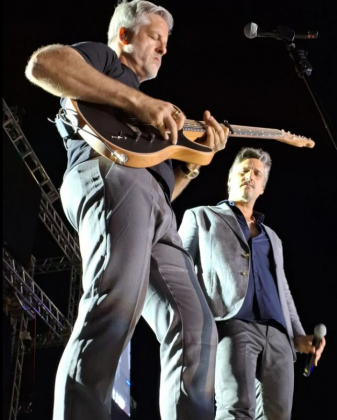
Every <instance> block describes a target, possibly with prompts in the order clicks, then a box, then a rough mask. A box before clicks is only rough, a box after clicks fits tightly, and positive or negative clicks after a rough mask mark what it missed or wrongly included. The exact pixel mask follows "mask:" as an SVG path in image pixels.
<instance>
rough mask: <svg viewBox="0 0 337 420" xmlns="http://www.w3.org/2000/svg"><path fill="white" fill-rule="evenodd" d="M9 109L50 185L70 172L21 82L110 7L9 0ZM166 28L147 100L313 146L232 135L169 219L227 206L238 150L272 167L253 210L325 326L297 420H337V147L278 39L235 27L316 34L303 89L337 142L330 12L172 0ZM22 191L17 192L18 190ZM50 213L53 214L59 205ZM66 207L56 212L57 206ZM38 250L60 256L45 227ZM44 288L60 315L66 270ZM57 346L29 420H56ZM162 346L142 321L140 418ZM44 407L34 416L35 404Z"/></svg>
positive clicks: (288, 5)
mask: <svg viewBox="0 0 337 420" xmlns="http://www.w3.org/2000/svg"><path fill="white" fill-rule="evenodd" d="M4 4H5V8H4V41H3V42H4V64H3V68H4V94H3V96H4V99H5V100H6V102H7V104H8V105H9V106H13V105H18V106H19V107H20V108H23V109H24V110H25V116H24V119H23V123H22V128H23V131H24V133H25V135H26V137H27V139H28V141H29V142H30V144H31V145H32V147H33V149H34V151H35V153H36V154H37V156H38V157H39V159H40V160H41V162H42V164H43V166H44V167H45V169H46V171H47V173H48V174H49V176H50V177H51V179H52V181H53V183H54V184H55V185H56V187H57V188H58V187H60V185H61V182H62V176H63V172H64V170H65V167H66V153H65V150H64V148H63V143H62V141H61V139H60V138H59V137H58V134H57V133H56V130H55V128H54V127H53V125H52V124H50V123H49V122H48V121H47V118H48V117H49V118H53V117H54V116H55V114H56V112H57V111H58V108H59V99H58V98H55V97H52V96H51V95H49V94H47V93H45V92H43V91H42V90H41V89H39V88H37V87H34V86H32V85H31V84H30V83H29V82H28V81H27V80H26V79H25V77H24V68H25V65H26V62H27V60H28V58H29V56H30V55H31V54H32V53H33V52H34V50H36V49H37V48H39V47H41V46H42V45H48V44H54V43H61V44H72V43H75V42H80V41H96V42H106V33H107V28H108V24H109V20H110V17H111V15H112V13H113V10H114V3H113V2H108V1H104V2H103V1H96V2H93V3H92V4H90V3H89V2H80V1H77V0H76V1H74V0H70V1H68V2H49V3H47V2H42V1H40V0H37V1H34V2H21V3H20V4H19V3H15V2H13V1H8V0H5V2H4ZM160 4H161V5H162V6H164V7H167V9H168V10H169V11H170V12H171V13H172V14H173V17H174V18H175V26H174V29H173V34H172V36H171V37H170V41H169V45H168V54H167V56H165V58H164V60H163V65H162V69H161V70H160V72H159V76H158V77H157V79H155V80H153V81H149V82H146V83H144V84H143V85H142V86H141V90H143V91H144V92H145V93H147V94H148V95H151V96H153V97H157V98H160V99H164V100H167V101H170V102H172V103H174V104H176V105H177V106H179V107H180V108H181V109H182V110H183V111H184V113H185V114H186V115H187V117H188V118H191V119H201V117H202V113H203V111H204V110H205V109H209V110H210V111H211V112H212V114H213V115H214V116H215V117H216V118H217V119H218V120H219V121H221V120H224V119H226V120H228V121H229V122H230V123H232V124H238V125H247V126H256V127H270V128H279V129H281V128H283V129H286V130H287V131H288V130H290V131H291V132H293V133H295V134H299V135H304V136H306V137H311V138H312V139H313V140H314V141H315V142H316V146H315V148H314V149H301V148H295V147H292V146H288V145H285V144H282V143H280V142H277V141H270V140H268V141H267V140H264V141H263V140H261V141H257V140H249V141H248V140H244V139H234V138H233V139H229V141H228V145H227V147H226V149H225V150H224V151H223V152H221V153H218V154H217V155H216V156H215V158H214V160H213V162H212V163H211V165H209V166H208V167H205V168H202V170H201V174H200V176H199V177H198V178H197V179H196V180H193V181H192V182H191V184H190V186H189V187H188V189H187V190H186V191H185V192H184V193H183V195H182V196H181V197H179V198H178V199H177V200H176V201H175V202H174V209H175V211H176V215H177V220H178V223H180V221H181V218H182V216H183V213H184V211H185V210H186V209H187V208H191V207H195V206H199V205H215V204H217V203H218V202H219V201H220V200H221V199H224V198H226V184H227V174H228V170H229V167H230V164H231V163H232V161H233V159H234V156H235V155H236V153H237V152H238V151H239V150H240V148H241V147H244V146H252V147H261V148H264V149H265V150H267V151H268V152H269V153H270V154H271V157H272V160H273V167H272V170H271V175H270V179H269V182H268V185H267V188H266V192H265V194H264V195H263V196H262V197H261V198H259V200H258V202H257V205H256V210H258V211H260V212H262V213H264V214H265V215H266V219H265V223H266V224H267V225H268V226H270V227H271V228H273V229H274V230H275V231H276V232H277V233H278V235H279V236H280V237H281V239H282V241H283V247H284V257H285V271H286V274H287V278H288V281H289V284H290V289H291V291H292V294H293V297H294V300H295V303H296V305H297V310H298V313H299V315H300V318H301V321H302V324H303V326H304V328H305V330H306V331H307V333H312V331H313V328H314V326H315V325H316V324H318V323H324V324H326V326H327V331H328V333H327V343H328V344H327V348H326V351H325V353H324V355H323V358H322V360H321V362H320V363H319V367H318V368H317V369H315V371H314V373H313V376H312V377H311V378H304V377H303V376H302V372H303V367H304V362H305V357H304V356H300V357H299V358H298V361H297V363H296V364H295V395H294V408H293V417H292V418H293V420H302V419H306V420H325V419H330V418H332V417H333V416H334V414H335V412H334V411H333V407H334V399H335V391H334V390H335V388H336V387H335V385H333V382H334V381H335V377H336V373H337V372H336V361H335V359H334V353H335V352H334V349H335V347H336V345H337V340H336V333H337V328H336V327H335V325H334V324H335V323H334V321H333V319H335V318H336V316H335V310H336V305H337V300H336V297H337V293H336V281H337V239H336V238H337V232H336V222H337V198H336V197H337V186H336V180H337V150H336V147H337V146H336V147H335V146H334V145H333V143H332V141H331V140H330V138H329V136H328V135H327V132H326V130H325V128H324V125H323V123H322V121H321V118H320V116H319V113H318V111H317V109H316V107H315V105H314V103H313V101H312V98H311V97H310V94H309V93H308V91H307V89H306V87H305V85H304V82H303V80H301V79H300V78H299V77H298V76H297V74H296V72H295V68H294V64H293V62H292V61H291V59H290V57H289V54H288V52H287V50H286V48H285V46H284V44H283V43H282V42H280V41H276V40H271V39H262V38H259V39H254V40H248V39H247V38H245V36H244V34H243V28H244V26H245V25H246V24H247V23H249V22H256V23H257V24H258V25H260V26H261V27H262V28H265V29H266V30H273V29H276V27H277V25H281V24H282V25H286V26H289V27H290V28H292V29H294V30H295V31H296V33H305V32H306V31H308V30H318V32H319V36H318V39H317V40H311V41H296V46H297V48H299V49H305V50H308V59H309V61H310V63H311V64H312V66H313V73H312V76H311V77H310V82H311V84H312V87H313V89H314V91H315V92H316V93H317V95H318V96H319V98H320V102H321V104H322V105H323V108H324V109H325V112H326V114H327V116H328V118H329V120H330V122H331V127H332V129H333V130H335V131H334V133H335V134H334V136H335V137H334V138H335V143H336V144H337V136H336V128H337V121H336V109H337V87H336V76H335V74H336V64H337V58H336V55H337V42H336V27H337V25H336V23H337V8H336V2H335V1H333V0H330V1H324V0H321V1H318V0H317V1H312V0H307V1H304V0H300V1H296V0H294V1H289V0H284V1H282V2H280V1H279V2H276V1H256V0H251V1H249V0H243V1H239V0H236V1H234V0H227V1H219V0H218V1H215V0H207V1H203V2H201V1H182V0H180V1H176V0H174V1H173V0H171V1H169V0H165V1H164V0H163V1H162V2H161V3H160ZM18 193H19V194H20V191H18ZM56 207H58V208H59V207H60V205H59V204H56ZM60 211H61V210H60ZM34 254H35V256H37V257H38V258H47V257H56V256H60V255H61V251H60V250H59V249H58V247H57V245H55V244H54V243H53V240H52V239H51V238H50V237H49V236H48V234H47V233H45V232H43V227H42V226H39V228H38V230H37V233H36V240H35V245H34ZM44 277H45V278H42V277H41V278H40V279H39V280H38V281H39V284H40V285H41V286H42V287H43V288H44V290H46V293H47V294H48V295H49V296H50V298H51V299H52V300H53V301H54V302H55V304H56V305H57V306H58V307H59V308H60V310H62V311H63V312H64V313H65V312H66V308H67V303H68V296H67V287H68V282H69V279H68V274H67V273H59V274H55V275H48V276H44ZM60 352H61V349H50V350H41V351H39V352H38V354H37V357H36V376H35V385H34V386H35V388H34V389H35V390H34V407H35V412H33V414H31V415H30V416H29V418H31V419H33V420H35V419H40V418H41V419H42V418H44V419H48V418H51V414H50V412H51V411H50V410H51V404H52V389H53V383H54V377H53V375H54V374H55V369H56V366H57V359H58V357H59V355H60ZM158 353H159V347H158V344H157V342H156V339H155V337H154V335H153V333H152V332H151V330H150V329H149V328H148V327H147V325H146V324H145V322H144V321H141V322H140V323H139V325H138V327H137V330H136V333H135V336H134V339H133V352H132V388H131V389H132V395H133V398H134V399H135V400H136V402H137V404H138V416H137V419H138V420H143V419H144V420H145V419H146V420H158V419H159V414H158V403H157V399H158V382H159V355H158ZM42 407H43V408H42Z"/></svg>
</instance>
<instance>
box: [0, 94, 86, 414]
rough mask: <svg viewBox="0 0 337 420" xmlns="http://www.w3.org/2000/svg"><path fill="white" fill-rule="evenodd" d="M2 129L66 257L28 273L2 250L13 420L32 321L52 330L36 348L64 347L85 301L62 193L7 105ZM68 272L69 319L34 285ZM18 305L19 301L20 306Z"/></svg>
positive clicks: (77, 253)
mask: <svg viewBox="0 0 337 420" xmlns="http://www.w3.org/2000/svg"><path fill="white" fill-rule="evenodd" d="M3 128H4V130H5V131H6V133H7V134H8V137H9V139H10V140H11V142H12V143H13V145H14V147H15V148H16V150H17V151H18V153H19V155H20V156H21V158H22V160H23V161H24V163H25V164H26V166H27V168H28V170H29V172H30V173H31V175H32V176H33V178H34V179H35V181H36V182H37V184H38V185H39V187H40V189H41V192H42V197H41V202H40V209H39V218H40V220H41V221H42V223H43V224H44V225H45V227H46V228H47V229H48V231H49V232H50V233H51V236H52V237H53V238H54V240H55V241H56V242H57V244H58V245H59V247H60V248H61V250H62V253H63V254H64V255H63V256H62V257H56V258H49V259H45V260H42V261H35V258H34V257H33V256H32V262H33V267H32V268H31V269H30V270H26V269H24V268H23V267H22V265H21V264H20V263H18V262H17V261H15V260H14V258H13V257H12V256H11V255H10V254H9V252H8V251H7V250H6V249H3V283H4V295H5V296H6V294H7V296H6V298H7V301H8V302H11V303H10V305H8V307H9V315H11V317H12V320H13V326H14V334H13V340H12V354H13V356H14V355H15V370H14V381H13V390H12V399H11V406H10V414H9V419H10V420H15V419H16V418H17V414H18V407H19V397H20V385H21V378H22V366H23V361H24V354H25V346H24V342H23V337H24V333H25V332H27V327H28V320H29V318H31V319H35V317H36V316H37V317H38V318H40V319H42V320H43V322H44V323H45V324H46V325H47V326H48V327H49V331H48V332H47V333H45V334H41V335H38V336H37V337H35V348H46V347H50V346H55V345H65V344H66V342H67V340H68V338H69V335H70V332H71V329H72V326H73V323H74V321H75V318H76V313H77V306H78V302H79V298H80V295H81V254H80V249H79V244H78V239H77V237H74V236H73V235H72V234H71V233H70V231H69V229H68V228H67V227H66V225H65V224H64V222H63V221H62V219H61V218H60V216H59V215H58V213H57V211H56V210H55V208H54V206H53V203H54V202H55V201H56V200H57V199H58V198H59V193H58V190H57V189H56V187H55V186H54V185H53V183H52V181H51V180H50V178H49V176H48V175H47V173H46V171H45V170H44V168H43V166H42V164H41V162H40V161H39V159H38V158H37V156H36V155H35V153H34V151H33V149H32V148H31V146H30V144H29V142H28V140H27V139H26V137H25V135H24V134H23V132H22V130H21V127H20V124H19V121H18V118H17V117H16V116H15V115H14V114H13V113H12V111H11V110H10V108H9V107H8V106H7V104H6V102H5V101H4V100H3ZM66 270H69V271H70V274H71V281H70V293H69V306H68V318H66V317H65V316H64V315H63V314H62V313H61V312H60V311H59V310H58V308H57V307H56V306H55V305H54V304H53V303H52V301H51V300H50V299H49V298H48V296H47V295H46V294H45V293H44V292H43V291H42V289H41V288H40V287H39V286H38V285H37V284H36V283H35V282H34V280H33V277H34V276H35V275H38V274H48V273H52V272H56V271H66ZM14 300H15V301H16V300H17V301H18V304H16V303H15V302H14ZM18 307H22V308H23V310H18ZM18 313H19V316H20V328H18V322H19V321H18V318H15V317H17V316H18Z"/></svg>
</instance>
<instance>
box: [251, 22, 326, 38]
mask: <svg viewBox="0 0 337 420" xmlns="http://www.w3.org/2000/svg"><path fill="white" fill-rule="evenodd" d="M243 33H244V34H245V36H246V37H247V38H249V39H253V38H256V37H257V38H275V39H283V40H287V41H293V40H294V39H317V37H318V31H308V33H307V34H303V35H296V34H295V31H293V30H292V29H290V28H288V27H287V26H282V25H279V26H278V27H277V29H276V30H275V31H271V32H267V31H265V30H263V29H262V28H260V27H259V26H258V25H257V24H256V23H254V22H251V23H247V25H246V26H245V27H244V28H243Z"/></svg>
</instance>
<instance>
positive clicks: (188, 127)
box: [183, 120, 284, 138]
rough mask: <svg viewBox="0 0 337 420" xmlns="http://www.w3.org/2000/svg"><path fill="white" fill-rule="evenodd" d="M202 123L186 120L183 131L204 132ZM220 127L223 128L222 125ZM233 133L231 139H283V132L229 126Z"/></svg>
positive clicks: (270, 129) (272, 129)
mask: <svg viewBox="0 0 337 420" xmlns="http://www.w3.org/2000/svg"><path fill="white" fill-rule="evenodd" d="M204 124H205V123H204V122H202V121H193V120H186V121H185V124H184V128H183V130H184V131H197V132H201V133H203V132H205V129H204ZM221 126H223V127H224V125H223V124H221ZM231 128H232V129H233V132H234V133H231V134H229V135H230V136H231V137H254V138H269V137H270V138H275V137H283V136H284V132H283V131H281V130H277V129H274V128H259V127H245V126H241V125H231Z"/></svg>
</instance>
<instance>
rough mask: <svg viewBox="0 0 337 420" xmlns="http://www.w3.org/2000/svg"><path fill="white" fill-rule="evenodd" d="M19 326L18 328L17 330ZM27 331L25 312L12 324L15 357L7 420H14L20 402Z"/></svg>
mask: <svg viewBox="0 0 337 420" xmlns="http://www.w3.org/2000/svg"><path fill="white" fill-rule="evenodd" d="M18 324H19V328H18ZM27 329H28V316H27V313H26V312H25V311H22V313H21V318H20V321H19V322H18V321H17V320H16V322H15V324H14V333H13V338H14V340H13V341H14V343H13V344H14V346H13V350H14V351H13V352H12V354H13V356H14V357H15V360H13V362H14V378H13V388H12V397H11V403H10V411H9V420H15V419H16V418H17V415H18V410H19V400H20V388H21V379H22V369H23V359H24V355H25V344H24V338H25V333H27Z"/></svg>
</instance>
